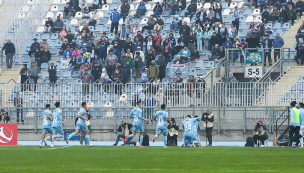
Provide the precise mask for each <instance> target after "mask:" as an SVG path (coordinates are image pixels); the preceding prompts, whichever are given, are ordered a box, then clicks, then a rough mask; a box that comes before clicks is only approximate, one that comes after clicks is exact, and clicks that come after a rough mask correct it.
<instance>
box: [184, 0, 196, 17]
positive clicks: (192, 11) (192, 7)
mask: <svg viewBox="0 0 304 173" xmlns="http://www.w3.org/2000/svg"><path fill="white" fill-rule="evenodd" d="M196 9H197V5H196V3H195V2H194V1H193V0H192V1H191V4H189V5H188V7H187V10H188V11H187V12H185V17H188V15H190V19H192V17H193V16H194V15H195V12H196Z"/></svg>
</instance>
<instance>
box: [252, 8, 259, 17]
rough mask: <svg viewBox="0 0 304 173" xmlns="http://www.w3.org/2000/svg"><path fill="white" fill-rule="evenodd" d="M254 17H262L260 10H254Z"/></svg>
mask: <svg viewBox="0 0 304 173" xmlns="http://www.w3.org/2000/svg"><path fill="white" fill-rule="evenodd" d="M252 15H254V16H259V15H260V9H254V10H253V13H252Z"/></svg>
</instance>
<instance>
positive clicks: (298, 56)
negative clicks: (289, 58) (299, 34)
mask: <svg viewBox="0 0 304 173" xmlns="http://www.w3.org/2000/svg"><path fill="white" fill-rule="evenodd" d="M296 51H297V54H296V56H295V60H296V62H297V64H298V66H300V65H303V64H304V58H303V55H304V47H303V45H302V42H299V44H298V45H297V47H296ZM299 59H301V63H299Z"/></svg>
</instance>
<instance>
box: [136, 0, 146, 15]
mask: <svg viewBox="0 0 304 173" xmlns="http://www.w3.org/2000/svg"><path fill="white" fill-rule="evenodd" d="M146 11H147V8H146V6H145V3H144V1H140V3H139V6H138V7H137V9H136V13H135V15H134V17H135V18H139V17H140V16H143V15H145V13H146Z"/></svg>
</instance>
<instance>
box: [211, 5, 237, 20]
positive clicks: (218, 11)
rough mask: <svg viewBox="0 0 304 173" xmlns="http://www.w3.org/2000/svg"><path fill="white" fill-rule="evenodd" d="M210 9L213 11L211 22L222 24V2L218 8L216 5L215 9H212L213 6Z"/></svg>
mask: <svg viewBox="0 0 304 173" xmlns="http://www.w3.org/2000/svg"><path fill="white" fill-rule="evenodd" d="M212 7H213V11H214V18H213V22H220V23H222V2H220V7H219V6H218V4H216V8H214V5H213V6H212ZM241 9H242V8H241Z"/></svg>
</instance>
